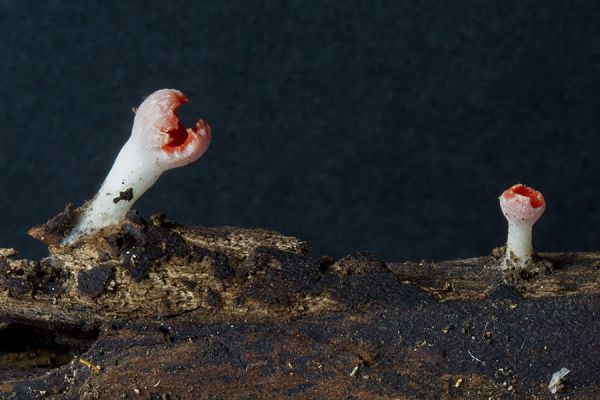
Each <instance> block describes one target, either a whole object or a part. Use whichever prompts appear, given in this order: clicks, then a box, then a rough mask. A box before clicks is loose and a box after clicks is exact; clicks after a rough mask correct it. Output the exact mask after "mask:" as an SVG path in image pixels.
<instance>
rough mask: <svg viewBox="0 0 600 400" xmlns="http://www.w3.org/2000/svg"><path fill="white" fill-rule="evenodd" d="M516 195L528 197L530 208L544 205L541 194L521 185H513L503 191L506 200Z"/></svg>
mask: <svg viewBox="0 0 600 400" xmlns="http://www.w3.org/2000/svg"><path fill="white" fill-rule="evenodd" d="M516 195H520V196H524V197H528V198H529V202H530V204H531V207H533V208H538V207H541V206H543V205H544V204H545V203H546V201H545V200H544V195H543V194H541V193H540V192H538V191H537V190H535V189H533V188H530V187H528V186H525V185H523V184H518V185H515V186H513V187H511V188H510V189H508V190H507V191H505V192H504V194H503V196H504V197H505V198H507V199H510V198H513V197H515V196H516Z"/></svg>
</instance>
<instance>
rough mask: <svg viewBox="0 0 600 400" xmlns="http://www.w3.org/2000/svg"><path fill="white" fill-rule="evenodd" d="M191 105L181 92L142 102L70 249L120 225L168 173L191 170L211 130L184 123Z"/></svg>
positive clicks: (71, 236) (167, 91)
mask: <svg viewBox="0 0 600 400" xmlns="http://www.w3.org/2000/svg"><path fill="white" fill-rule="evenodd" d="M187 101H188V100H187V98H186V97H185V95H184V94H183V93H181V92H180V91H179V90H174V89H162V90H158V91H156V92H154V93H152V94H151V95H150V96H148V97H147V98H146V99H145V100H144V101H143V102H142V104H141V105H140V106H139V107H138V109H137V111H136V115H135V118H134V121H133V128H132V131H131V136H130V137H129V140H128V141H127V142H126V143H125V145H124V146H123V148H122V149H121V151H120V152H119V155H118V156H117V159H116V160H115V163H114V164H113V166H112V168H111V170H110V172H109V173H108V176H107V177H106V179H105V180H104V183H103V184H102V187H101V188H100V190H99V191H98V193H97V194H96V196H95V197H94V198H93V199H92V200H90V201H89V202H87V203H86V204H85V205H84V206H83V207H81V209H80V211H81V213H80V217H79V220H78V222H77V224H76V226H75V227H74V228H73V230H72V231H71V232H70V234H69V235H68V236H67V237H66V238H65V240H64V242H65V243H71V242H74V241H75V240H77V238H79V237H81V236H83V235H87V234H90V233H93V232H95V231H97V230H98V229H101V228H104V227H106V226H109V225H112V224H116V223H118V222H119V221H121V220H122V219H123V218H124V217H125V215H126V214H127V212H128V211H129V210H130V209H131V206H132V205H133V204H134V203H135V201H136V200H137V199H138V198H139V197H140V196H141V195H142V194H144V192H146V190H148V189H149V188H150V187H151V186H152V185H153V184H154V183H155V182H156V180H157V179H158V178H159V177H160V175H161V174H162V173H163V172H165V171H166V170H169V169H172V168H177V167H181V166H184V165H187V164H190V163H192V162H194V161H196V160H197V159H198V158H200V157H201V156H202V155H203V154H204V152H205V151H206V150H207V148H208V146H209V144H210V141H211V130H210V127H209V126H208V124H206V123H205V122H204V121H203V120H198V121H197V122H196V126H195V128H194V129H192V128H186V127H185V126H184V125H183V124H182V123H181V120H180V119H179V116H178V115H177V109H178V108H179V107H180V106H181V105H182V104H184V103H186V102H187Z"/></svg>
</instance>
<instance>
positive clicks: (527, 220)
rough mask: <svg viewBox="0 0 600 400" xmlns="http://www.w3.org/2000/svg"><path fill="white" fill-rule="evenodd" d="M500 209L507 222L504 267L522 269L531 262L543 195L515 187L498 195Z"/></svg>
mask: <svg viewBox="0 0 600 400" xmlns="http://www.w3.org/2000/svg"><path fill="white" fill-rule="evenodd" d="M500 208H501V209H502V212H503V213H504V216H505V217H506V220H507V221H508V238H507V240H506V255H505V257H504V260H503V263H502V266H503V268H510V267H517V268H518V269H524V268H526V267H527V265H528V264H529V263H531V261H532V258H533V255H534V250H533V244H532V230H533V224H535V222H536V221H537V220H538V219H539V218H540V217H541V216H542V214H543V213H544V210H545V209H546V201H545V200H544V196H543V195H542V194H541V193H540V192H538V191H537V190H534V189H532V188H530V187H527V186H525V185H522V184H518V185H514V186H512V187H511V188H509V189H508V190H506V191H505V192H504V193H502V195H501V196H500Z"/></svg>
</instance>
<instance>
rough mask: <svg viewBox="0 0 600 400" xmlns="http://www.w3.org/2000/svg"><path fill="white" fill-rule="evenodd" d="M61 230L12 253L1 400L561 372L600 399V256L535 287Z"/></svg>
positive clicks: (442, 390) (235, 243)
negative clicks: (65, 239)
mask: <svg viewBox="0 0 600 400" xmlns="http://www.w3.org/2000/svg"><path fill="white" fill-rule="evenodd" d="M70 212H72V211H70ZM61 221H63V222H62V223H60V224H59V223H56V221H55V222H54V224H50V225H44V226H41V227H37V228H36V229H34V230H33V231H32V233H33V234H34V235H35V236H37V237H38V238H40V239H42V240H45V241H46V242H47V243H49V244H50V252H51V256H50V257H49V258H47V259H44V260H42V261H39V262H38V261H28V260H15V259H14V254H13V252H12V251H11V250H2V251H1V253H0V289H1V290H0V296H1V301H0V322H1V323H2V325H1V326H0V328H1V330H0V346H1V347H0V393H1V398H7V399H34V398H56V399H63V398H64V399H80V398H81V399H96V398H99V399H118V398H145V399H255V398H297V399H440V398H447V399H465V398H469V399H470V398H472V399H488V398H492V399H497V398H519V399H528V398H532V399H533V398H553V397H554V396H552V395H550V393H549V391H548V388H547V385H548V383H549V381H550V378H551V376H552V374H553V373H554V372H556V371H558V370H559V369H560V368H562V367H566V368H569V369H570V370H571V371H572V372H571V373H570V374H569V375H568V376H567V378H566V385H565V387H564V388H563V390H562V391H561V392H559V394H558V395H557V396H559V397H560V396H564V397H566V396H568V397H569V398H571V399H573V398H582V399H594V398H598V397H600V344H599V341H598V338H597V336H598V334H599V332H600V330H599V324H598V322H597V319H598V318H599V317H600V309H599V305H600V302H599V300H600V268H599V267H600V254H598V253H569V254H550V253H548V254H541V259H542V261H543V263H542V265H544V266H545V267H548V268H547V270H546V271H545V272H544V273H541V274H540V275H538V276H534V277H529V278H528V279H522V278H519V277H510V276H505V275H503V274H502V273H501V272H500V270H499V269H498V267H497V264H498V260H497V259H495V258H494V257H492V256H488V257H481V258H473V259H468V260H459V261H450V262H441V263H429V262H421V263H401V264H386V263H384V262H382V261H380V260H378V259H377V258H375V257H374V256H372V255H369V254H366V253H357V254H353V255H350V256H348V257H345V258H343V259H340V260H337V261H335V260H331V259H329V258H323V259H321V260H318V261H317V260H313V259H311V258H309V257H307V256H306V250H307V246H306V244H305V243H303V242H301V241H299V240H297V239H294V238H291V237H286V236H282V235H280V234H277V233H274V232H267V231H262V230H246V229H240V228H230V227H225V228H193V227H187V226H182V225H178V224H175V223H172V222H169V221H165V220H164V218H162V217H153V218H152V219H151V220H150V221H145V220H143V219H142V218H141V217H139V216H137V215H136V214H130V215H129V217H128V219H127V220H126V221H124V222H123V223H122V224H120V225H119V226H116V227H111V228H108V229H105V230H104V231H102V232H99V233H98V234H97V235H94V236H92V237H88V238H85V239H83V240H81V241H79V242H78V243H76V244H75V245H74V246H61V245H60V244H59V243H60V241H59V240H58V239H57V238H59V237H60V232H63V231H64V229H62V228H65V226H67V225H68V224H66V223H65V221H68V218H65V217H64V216H63V219H62V220H61ZM54 226H59V227H61V228H60V229H61V231H60V232H58V231H53V229H54V228H53V227H54ZM550 265H551V267H550Z"/></svg>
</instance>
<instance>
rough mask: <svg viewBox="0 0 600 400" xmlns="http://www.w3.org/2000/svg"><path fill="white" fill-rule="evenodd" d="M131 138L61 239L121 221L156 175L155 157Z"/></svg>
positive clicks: (158, 170)
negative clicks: (94, 193) (71, 228)
mask: <svg viewBox="0 0 600 400" xmlns="http://www.w3.org/2000/svg"><path fill="white" fill-rule="evenodd" d="M152 155H153V154H152V153H150V154H149V152H148V151H145V149H144V148H143V147H142V144H141V143H139V142H138V141H137V140H135V139H134V138H130V139H129V140H128V141H127V143H125V145H124V146H123V148H122V149H121V151H120V152H119V155H118V156H117V159H116V160H115V163H114V164H113V166H112V168H111V170H110V172H109V173H108V176H107V177H106V179H105V180H104V183H103V184H102V187H101V188H100V190H99V191H98V193H97V194H96V196H95V197H94V198H93V199H92V200H91V201H90V202H89V203H88V204H87V205H85V206H84V207H83V209H82V213H81V216H80V218H79V221H78V223H77V225H76V226H75V228H74V229H73V230H72V231H71V233H70V234H69V235H68V236H67V237H66V238H65V239H64V242H65V243H72V242H74V241H75V240H76V239H77V238H79V237H80V236H83V235H87V234H90V233H92V232H95V231H97V230H98V229H101V228H104V227H106V226H109V225H112V224H116V223H118V222H119V221H121V220H122V219H123V218H124V217H125V215H126V214H127V212H128V211H129V210H130V209H131V207H132V206H133V204H134V203H135V202H136V200H137V199H139V198H140V196H141V195H143V194H144V193H145V192H146V190H148V189H149V188H150V187H151V186H152V185H153V184H154V183H155V182H156V180H157V179H158V178H159V177H160V175H161V174H162V173H163V171H164V169H165V168H164V167H159V165H158V163H157V160H156V156H154V157H152Z"/></svg>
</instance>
